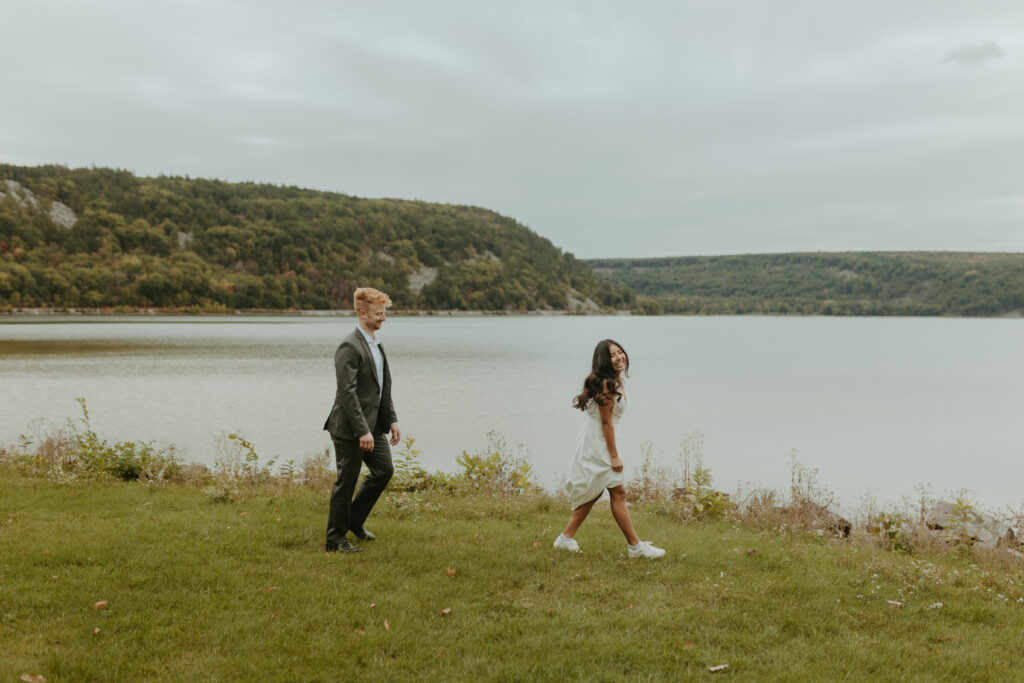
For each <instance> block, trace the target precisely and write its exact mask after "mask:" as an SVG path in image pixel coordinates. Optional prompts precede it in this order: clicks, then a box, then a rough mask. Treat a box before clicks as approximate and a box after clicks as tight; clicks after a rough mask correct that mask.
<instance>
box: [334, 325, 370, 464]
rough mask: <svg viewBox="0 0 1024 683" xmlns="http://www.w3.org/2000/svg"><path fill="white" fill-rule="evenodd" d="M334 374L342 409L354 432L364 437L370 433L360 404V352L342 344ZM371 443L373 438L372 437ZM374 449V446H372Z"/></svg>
mask: <svg viewBox="0 0 1024 683" xmlns="http://www.w3.org/2000/svg"><path fill="white" fill-rule="evenodd" d="M334 372H335V374H336V375H337V379H338V394H339V396H340V397H341V409H342V410H343V411H344V412H345V415H346V416H347V417H348V420H349V423H351V425H352V431H353V432H354V433H355V434H359V435H361V436H360V441H362V436H363V435H366V434H368V433H369V432H370V427H369V425H368V424H367V423H366V416H365V415H363V407H362V405H360V403H359V392H358V376H359V351H357V350H356V349H355V348H353V347H352V346H351V345H350V344H342V345H341V346H339V347H338V350H337V351H336V352H335V354H334ZM370 439H371V442H372V440H373V437H372V436H371V437H370ZM371 448H372V446H371Z"/></svg>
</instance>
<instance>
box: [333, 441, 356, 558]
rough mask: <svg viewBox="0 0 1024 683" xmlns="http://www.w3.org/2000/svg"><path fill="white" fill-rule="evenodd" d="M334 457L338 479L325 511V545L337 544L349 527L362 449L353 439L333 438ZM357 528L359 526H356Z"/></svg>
mask: <svg viewBox="0 0 1024 683" xmlns="http://www.w3.org/2000/svg"><path fill="white" fill-rule="evenodd" d="M334 459H335V462H336V464H337V468H338V479H337V481H335V482H334V486H333V487H332V488H331V505H330V511H329V512H328V513H327V547H329V548H330V547H334V546H337V545H338V544H339V543H340V542H341V541H342V540H343V539H344V538H345V534H346V533H348V530H349V529H350V528H351V526H350V525H351V523H352V492H353V491H355V490H356V481H358V480H359V470H360V468H361V467H362V466H363V451H361V450H360V449H359V442H358V441H356V440H355V439H334ZM356 528H359V527H356Z"/></svg>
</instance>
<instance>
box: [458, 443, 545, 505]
mask: <svg viewBox="0 0 1024 683" xmlns="http://www.w3.org/2000/svg"><path fill="white" fill-rule="evenodd" d="M487 441H488V447H487V448H486V449H485V450H484V451H481V452H477V453H468V452H466V451H462V455H460V456H459V457H457V458H456V459H455V461H456V462H457V463H459V465H461V466H462V472H460V473H459V474H457V475H456V477H455V482H456V483H457V484H458V485H459V486H462V487H466V488H469V489H472V490H474V491H480V492H487V493H498V494H521V493H525V492H526V491H530V490H533V489H536V488H537V485H536V484H535V483H534V482H533V470H532V468H531V467H530V463H529V462H528V460H527V458H526V457H525V456H523V455H511V454H510V453H509V451H508V444H507V442H506V441H505V438H504V437H503V436H501V434H499V433H498V432H494V431H491V432H488V433H487ZM520 448H521V446H520Z"/></svg>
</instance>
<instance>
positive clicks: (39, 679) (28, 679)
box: [21, 674, 46, 683]
mask: <svg viewBox="0 0 1024 683" xmlns="http://www.w3.org/2000/svg"><path fill="white" fill-rule="evenodd" d="M21 680H23V681H25V683H46V679H45V678H43V675H42V674H36V675H34V676H33V675H32V674H21Z"/></svg>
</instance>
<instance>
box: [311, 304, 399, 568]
mask: <svg viewBox="0 0 1024 683" xmlns="http://www.w3.org/2000/svg"><path fill="white" fill-rule="evenodd" d="M353 300H354V303H355V309H356V315H358V316H359V324H358V326H356V329H355V330H354V331H353V332H352V334H350V335H348V336H347V337H345V338H344V339H343V340H342V342H341V345H340V346H338V350H337V351H336V352H335V353H334V372H335V375H336V377H337V380H338V389H337V392H336V393H335V395H334V406H333V407H332V408H331V414H330V416H328V418H327V422H325V423H324V429H326V430H327V431H328V432H330V434H331V440H332V441H334V453H335V459H336V461H337V465H338V480H337V481H335V482H334V487H333V488H332V489H331V506H330V512H329V513H328V516H327V544H326V546H325V547H326V549H327V552H348V553H354V552H359V551H361V550H362V548H359V547H357V546H354V545H352V544H351V543H349V541H348V539H347V538H346V537H345V535H346V534H347V533H348V532H349V531H351V532H352V534H353V535H354V536H355V537H356V538H358V539H360V540H363V541H372V540H374V539H375V536H374V535H373V534H372V533H370V532H369V531H368V530H367V529H366V527H365V526H363V525H364V524H365V523H366V518H367V517H368V516H369V514H370V510H372V509H373V505H374V503H376V502H377V499H378V498H380V494H381V493H383V492H384V487H386V486H387V484H388V481H389V480H390V479H391V475H392V474H393V473H394V471H395V470H394V466H393V465H392V464H391V448H390V447H389V444H390V445H391V446H394V445H396V444H398V441H399V439H401V437H402V434H401V432H400V431H399V429H398V417H397V416H396V415H395V405H394V403H392V401H391V372H390V370H389V369H388V359H387V356H385V355H384V349H383V348H382V347H381V345H380V341H379V340H378V339H377V337H376V332H377V330H379V329H380V328H381V326H382V325H383V324H384V321H385V320H386V319H387V315H386V313H385V311H386V309H387V307H388V306H390V305H391V298H390V297H389V296H388V295H387V294H385V293H384V292H381V291H379V290H376V289H373V288H371V287H360V288H359V289H357V290H356V291H355V294H354V295H353ZM389 435H390V439H389V438H388V436H389ZM364 462H365V463H366V467H367V469H368V470H369V471H370V472H369V474H368V475H367V477H366V479H364V480H363V484H362V486H360V487H359V491H358V492H357V493H356V494H355V498H353V497H352V492H353V491H355V488H356V481H357V480H358V479H359V470H360V468H361V467H362V464H363V463H364Z"/></svg>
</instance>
